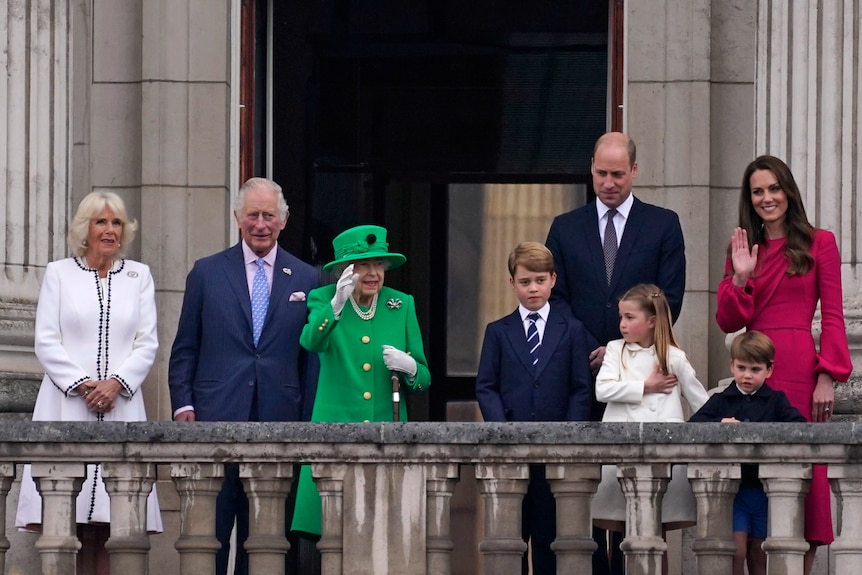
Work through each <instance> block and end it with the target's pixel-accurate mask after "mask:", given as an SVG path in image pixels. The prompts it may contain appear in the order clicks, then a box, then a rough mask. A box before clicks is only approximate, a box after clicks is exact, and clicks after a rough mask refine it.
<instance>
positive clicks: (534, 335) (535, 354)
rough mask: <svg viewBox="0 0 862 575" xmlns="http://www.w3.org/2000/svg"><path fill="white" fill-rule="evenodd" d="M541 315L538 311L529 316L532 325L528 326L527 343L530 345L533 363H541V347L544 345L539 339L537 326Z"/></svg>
mask: <svg viewBox="0 0 862 575" xmlns="http://www.w3.org/2000/svg"><path fill="white" fill-rule="evenodd" d="M539 317H540V316H539V314H537V313H536V312H533V313H531V314H529V315H528V316H527V319H528V320H530V325H529V326H528V327H527V345H528V346H529V347H530V359H532V360H533V365H536V364H537V363H539V348H540V347H542V342H541V341H539V329H538V328H537V327H536V321H538V319H539Z"/></svg>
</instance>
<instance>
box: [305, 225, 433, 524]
mask: <svg viewBox="0 0 862 575" xmlns="http://www.w3.org/2000/svg"><path fill="white" fill-rule="evenodd" d="M332 246H333V248H335V261H333V262H330V263H328V264H326V265H325V266H324V267H323V269H324V270H325V271H332V270H334V269H339V268H340V269H341V270H342V271H341V277H340V278H339V280H338V282H337V283H335V284H330V285H327V286H323V287H321V288H318V289H315V290H312V291H311V293H309V294H308V310H309V316H308V323H307V324H306V326H305V328H304V329H303V330H302V335H301V336H300V339H299V342H300V344H302V346H303V347H304V348H305V349H307V350H309V351H314V352H317V354H318V356H319V357H320V377H319V379H318V384H317V395H316V397H315V400H314V409H313V411H312V415H311V421H316V422H323V421H326V422H368V421H392V420H393V386H392V376H393V374H395V375H396V376H397V377H398V379H399V380H400V384H401V386H400V387H401V390H402V391H405V392H418V391H422V390H425V389H428V386H429V385H430V383H431V375H430V373H429V371H428V362H427V361H426V360H425V351H424V349H423V346H422V335H421V333H420V332H419V323H418V321H417V320H416V307H415V305H414V302H413V296H410V295H408V294H406V293H403V292H399V291H396V290H394V289H392V288H389V287H384V285H383V280H384V276H385V275H386V271H387V270H389V269H393V268H397V267H398V266H401V265H403V264H404V262H405V261H406V259H407V258H405V257H404V256H403V255H401V254H398V253H393V252H390V251H389V244H388V243H386V229H385V228H382V227H380V226H372V225H363V226H357V227H355V228H351V229H349V230H347V231H345V232H342V233H341V234H339V235H338V236H337V237H336V238H335V239H334V240H332ZM398 407H399V409H400V417H399V420H400V421H406V420H407V409H406V406H405V404H404V402H403V401H402V402H399V406H398ZM292 530H293V531H295V532H300V533H304V534H308V535H311V536H319V535H320V496H319V495H318V493H317V488H316V487H315V485H314V481H313V480H312V477H311V469H310V467H309V466H307V465H306V466H303V467H302V469H301V471H300V475H299V484H298V486H297V498H296V508H295V511H294V515H293V526H292Z"/></svg>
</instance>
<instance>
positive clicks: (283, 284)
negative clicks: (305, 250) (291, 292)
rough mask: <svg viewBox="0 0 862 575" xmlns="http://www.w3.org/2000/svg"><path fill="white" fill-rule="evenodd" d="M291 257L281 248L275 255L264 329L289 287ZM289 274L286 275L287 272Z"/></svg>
mask: <svg viewBox="0 0 862 575" xmlns="http://www.w3.org/2000/svg"><path fill="white" fill-rule="evenodd" d="M292 267H294V266H293V264H292V261H291V256H290V254H289V253H287V251H285V250H284V249H282V247H281V246H279V247H278V248H277V251H276V253H275V266H273V269H272V289H271V290H270V292H269V307H268V308H267V311H266V320H265V321H264V322H263V326H264V329H265V328H266V324H267V323H269V319H270V318H271V317H272V316H273V313H275V309H276V308H277V307H278V306H279V305H280V304H281V302H282V301H284V299H285V298H284V294H285V292H287V290H288V288H289V287H290V285H291V283H292V279H293V274H292V271H293V270H292ZM285 270H288V271H291V273H287V271H285Z"/></svg>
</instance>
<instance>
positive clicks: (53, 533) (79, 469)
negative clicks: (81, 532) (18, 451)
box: [31, 463, 87, 575]
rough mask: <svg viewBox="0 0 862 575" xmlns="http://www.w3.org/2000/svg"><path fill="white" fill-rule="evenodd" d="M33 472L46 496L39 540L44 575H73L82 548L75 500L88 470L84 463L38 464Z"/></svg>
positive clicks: (38, 487) (35, 464)
mask: <svg viewBox="0 0 862 575" xmlns="http://www.w3.org/2000/svg"><path fill="white" fill-rule="evenodd" d="M31 473H32V475H33V480H34V481H35V482H36V488H37V489H38V491H39V493H40V494H41V495H42V517H43V521H42V535H41V536H40V537H39V539H38V540H37V541H36V549H38V550H39V554H40V557H41V559H42V575H72V573H75V561H76V555H77V553H78V550H79V549H80V548H81V543H80V542H79V541H78V537H77V535H76V530H77V529H76V525H75V499H76V498H77V497H78V493H79V492H80V491H81V485H83V483H84V478H85V477H86V476H87V467H86V465H85V464H83V463H34V464H33V465H32V467H31Z"/></svg>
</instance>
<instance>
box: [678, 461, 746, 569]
mask: <svg viewBox="0 0 862 575" xmlns="http://www.w3.org/2000/svg"><path fill="white" fill-rule="evenodd" d="M739 479H740V468H739V465H733V464H727V465H725V464H721V465H715V464H691V463H690V464H689V465H688V481H689V483H690V484H691V490H692V492H693V493H694V498H695V500H696V501H697V538H696V539H695V541H694V544H693V545H692V550H693V551H694V553H695V555H697V573H698V575H713V574H714V573H730V572H731V571H732V570H733V555H734V552H735V550H736V545H735V544H734V542H733V537H732V532H733V499H734V497H735V496H736V492H737V490H738V489H739Z"/></svg>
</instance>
